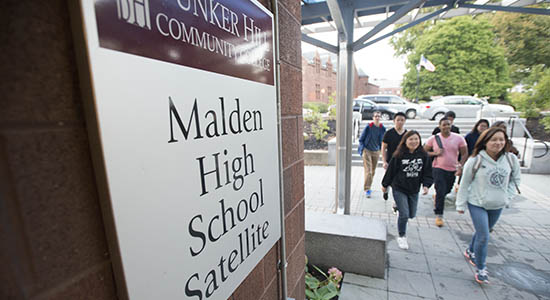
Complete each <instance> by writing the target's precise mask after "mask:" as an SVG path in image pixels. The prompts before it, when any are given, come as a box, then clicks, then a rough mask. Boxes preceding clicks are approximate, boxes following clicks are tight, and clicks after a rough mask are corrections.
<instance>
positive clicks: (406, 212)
mask: <svg viewBox="0 0 550 300" xmlns="http://www.w3.org/2000/svg"><path fill="white" fill-rule="evenodd" d="M392 192H393V200H395V204H396V205H397V210H399V218H397V231H398V232H399V236H400V237H402V236H405V234H406V233H407V222H408V221H409V219H412V218H414V217H415V216H416V208H417V206H418V193H415V194H411V195H409V194H405V193H403V192H400V191H398V190H396V189H392Z"/></svg>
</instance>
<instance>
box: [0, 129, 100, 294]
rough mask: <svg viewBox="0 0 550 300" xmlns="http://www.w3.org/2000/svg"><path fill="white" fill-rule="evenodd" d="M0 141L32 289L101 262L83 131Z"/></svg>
mask: <svg viewBox="0 0 550 300" xmlns="http://www.w3.org/2000/svg"><path fill="white" fill-rule="evenodd" d="M3 135H4V138H5V140H6V142H7V143H6V145H7V146H6V153H7V156H8V162H9V168H10V172H11V174H12V176H13V181H14V182H15V193H16V199H17V201H18V205H19V209H20V213H21V219H22V222H23V224H24V228H25V237H26V240H27V244H28V247H29V250H28V251H29V254H30V256H31V257H32V258H33V259H32V260H31V262H29V263H32V269H33V270H34V275H33V277H34V278H35V280H36V282H35V288H36V289H37V290H41V289H44V288H46V287H48V286H51V285H55V284H58V283H59V282H62V281H64V280H66V279H68V278H70V277H71V276H74V275H75V274H78V273H80V272H82V271H83V270H86V269H88V268H90V267H91V266H94V265H97V264H98V263H100V262H102V261H105V260H106V259H107V258H108V256H109V255H108V249H107V243H106V239H105V232H104V227H103V222H102V215H101V210H100V207H99V200H98V196H97V192H96V189H97V188H96V185H95V180H94V175H93V170H92V165H91V161H90V153H89V150H88V140H87V135H86V132H85V130H84V129H79V128H73V129H67V130H54V131H44V132H30V131H25V132H11V133H3Z"/></svg>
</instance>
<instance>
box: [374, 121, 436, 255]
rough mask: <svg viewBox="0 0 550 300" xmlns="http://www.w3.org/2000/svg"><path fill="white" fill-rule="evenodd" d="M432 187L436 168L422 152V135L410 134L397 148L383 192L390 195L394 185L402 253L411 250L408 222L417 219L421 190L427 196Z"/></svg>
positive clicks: (398, 241)
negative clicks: (389, 190) (408, 240)
mask: <svg viewBox="0 0 550 300" xmlns="http://www.w3.org/2000/svg"><path fill="white" fill-rule="evenodd" d="M432 183H433V178H432V166H431V164H430V163H429V161H428V154H427V153H426V152H425V151H424V149H423V148H422V140H421V138H420V134H419V133H418V132H417V131H416V130H411V131H408V132H407V133H405V135H403V138H402V139H401V142H400V143H399V146H397V150H395V152H394V154H393V157H392V159H391V160H390V164H389V166H388V168H387V169H386V174H384V179H382V191H383V192H386V190H387V187H388V186H390V185H391V187H392V192H393V199H395V202H396V204H397V209H398V211H399V217H398V219H397V230H398V231H399V237H398V238H397V245H398V246H399V248H401V249H405V250H406V249H409V245H408V243H407V237H406V233H407V222H408V220H409V218H410V219H412V218H414V217H415V216H416V208H417V206H418V193H419V191H420V186H421V185H422V186H423V190H422V194H423V195H426V194H427V193H428V189H429V188H430V186H431V185H432Z"/></svg>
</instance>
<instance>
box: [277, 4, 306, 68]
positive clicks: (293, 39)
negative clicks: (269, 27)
mask: <svg viewBox="0 0 550 300" xmlns="http://www.w3.org/2000/svg"><path fill="white" fill-rule="evenodd" d="M301 41H302V33H301V31H300V22H298V21H297V20H295V19H294V18H292V16H291V15H290V13H289V12H288V11H287V10H286V9H280V10H279V50H280V57H281V60H282V61H285V62H287V63H289V64H291V65H293V66H295V67H297V68H300V65H301V60H302V58H301V57H302V44H301V43H302V42H301Z"/></svg>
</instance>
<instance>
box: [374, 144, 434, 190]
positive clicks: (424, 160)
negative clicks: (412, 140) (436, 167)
mask: <svg viewBox="0 0 550 300" xmlns="http://www.w3.org/2000/svg"><path fill="white" fill-rule="evenodd" d="M432 183H433V178H432V166H431V163H430V162H428V155H427V154H426V152H424V150H422V148H421V147H419V148H418V149H416V150H415V151H414V152H413V153H410V152H409V151H406V152H405V153H403V154H402V155H401V157H392V158H391V160H390V164H389V165H388V169H387V170H386V174H384V179H382V186H383V187H388V186H389V185H391V187H392V188H393V189H396V190H398V191H400V192H402V193H405V194H407V195H412V194H417V193H418V192H419V191H420V185H424V186H425V187H428V188H429V187H430V186H431V185H432Z"/></svg>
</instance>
